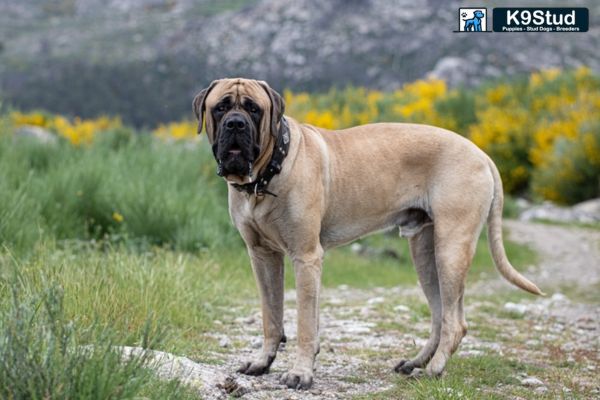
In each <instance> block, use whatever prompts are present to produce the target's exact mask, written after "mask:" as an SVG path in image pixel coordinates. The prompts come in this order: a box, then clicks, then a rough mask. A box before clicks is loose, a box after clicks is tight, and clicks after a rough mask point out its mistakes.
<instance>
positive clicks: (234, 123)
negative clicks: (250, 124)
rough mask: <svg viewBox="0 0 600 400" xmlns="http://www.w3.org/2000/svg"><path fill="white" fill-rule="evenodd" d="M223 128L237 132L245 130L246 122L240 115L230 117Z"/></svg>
mask: <svg viewBox="0 0 600 400" xmlns="http://www.w3.org/2000/svg"><path fill="white" fill-rule="evenodd" d="M225 127H226V128H227V129H237V130H239V131H241V130H243V129H245V128H246V121H245V120H244V118H243V117H242V116H240V115H232V116H231V117H229V118H228V119H227V122H225Z"/></svg>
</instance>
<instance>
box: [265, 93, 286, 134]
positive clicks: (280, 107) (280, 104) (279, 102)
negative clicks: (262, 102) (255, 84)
mask: <svg viewBox="0 0 600 400" xmlns="http://www.w3.org/2000/svg"><path fill="white" fill-rule="evenodd" d="M260 85H261V86H262V87H263V89H265V91H266V92H267V95H268V96H269V99H270V100H271V135H273V136H274V137H277V124H278V123H279V122H280V121H281V118H282V117H283V113H284V112H285V101H284V100H283V97H281V95H280V94H279V93H277V92H276V91H275V90H273V89H271V87H270V86H269V85H268V84H267V83H266V82H262V81H261V82H260Z"/></svg>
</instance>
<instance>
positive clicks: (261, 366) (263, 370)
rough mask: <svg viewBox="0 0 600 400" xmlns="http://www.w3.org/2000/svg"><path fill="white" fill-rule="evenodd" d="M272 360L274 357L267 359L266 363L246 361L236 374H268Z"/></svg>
mask: <svg viewBox="0 0 600 400" xmlns="http://www.w3.org/2000/svg"><path fill="white" fill-rule="evenodd" d="M274 359H275V357H269V358H268V359H267V360H266V361H260V360H254V361H246V362H244V363H243V364H242V365H241V366H240V367H239V368H238V369H237V372H239V373H241V374H245V375H253V376H258V375H263V374H268V373H269V368H271V364H272V363H273V360H274Z"/></svg>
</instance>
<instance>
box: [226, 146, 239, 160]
mask: <svg viewBox="0 0 600 400" xmlns="http://www.w3.org/2000/svg"><path fill="white" fill-rule="evenodd" d="M227 154H228V155H229V156H230V157H238V156H239V155H241V154H242V149H240V147H239V146H238V145H237V144H234V145H232V146H231V147H230V148H229V150H227Z"/></svg>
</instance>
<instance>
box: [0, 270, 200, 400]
mask: <svg viewBox="0 0 600 400" xmlns="http://www.w3.org/2000/svg"><path fill="white" fill-rule="evenodd" d="M19 275H20V273H19V271H15V276H14V277H13V279H12V280H11V281H10V284H11V285H10V291H11V294H10V295H9V296H3V298H2V299H3V303H5V304H3V313H2V314H1V316H0V360H2V361H1V362H0V397H1V398H5V399H50V398H51V399H74V398H77V399H98V400H99V399H110V398H115V399H134V398H139V396H140V395H144V396H147V397H146V398H151V399H163V398H165V397H170V396H174V397H177V398H190V399H191V398H193V397H192V396H193V393H192V392H191V391H190V390H188V389H186V388H185V387H183V386H182V385H181V384H179V382H177V381H175V380H173V381H169V382H157V381H156V379H155V377H154V375H153V373H152V371H151V370H150V369H149V366H148V362H149V359H148V357H147V354H145V353H142V354H140V355H134V356H131V357H129V358H127V359H123V357H122V356H121V354H120V353H119V352H118V351H117V350H116V349H115V347H114V346H113V344H115V343H116V342H118V339H117V337H118V336H115V333H114V332H113V330H112V329H110V328H108V327H100V326H98V324H97V323H91V324H88V323H85V322H83V321H74V320H73V319H71V318H68V317H67V316H66V314H65V309H64V302H63V299H64V291H63V289H62V288H61V287H60V286H58V285H55V284H52V283H49V284H48V286H47V288H46V289H45V290H43V291H40V292H37V293H31V292H29V291H28V288H27V287H26V286H27V284H24V282H25V281H24V280H23V279H22V277H21V276H19ZM2 283H3V289H4V290H6V289H7V285H6V284H5V283H6V282H5V281H4V280H3V282H2ZM7 298H10V300H9V299H7ZM6 303H8V304H6ZM132 339H133V340H136V341H139V344H140V345H141V346H143V347H144V348H148V347H152V346H153V345H158V344H159V342H158V341H155V340H156V339H158V340H160V333H158V334H157V333H155V332H152V327H151V324H150V322H149V321H148V322H147V323H146V324H145V326H144V329H143V331H142V332H140V336H139V337H135V338H134V337H132Z"/></svg>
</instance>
